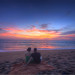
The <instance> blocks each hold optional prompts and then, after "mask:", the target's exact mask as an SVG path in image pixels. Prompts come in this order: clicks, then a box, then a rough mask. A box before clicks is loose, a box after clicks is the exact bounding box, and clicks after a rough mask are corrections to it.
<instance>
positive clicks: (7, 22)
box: [0, 0, 75, 41]
mask: <svg viewBox="0 0 75 75" xmlns="http://www.w3.org/2000/svg"><path fill="white" fill-rule="evenodd" d="M0 39H27V40H28V39H33V40H40V39H41V40H42V39H43V40H46V39H47V40H72V41H73V40H75V0H0Z"/></svg>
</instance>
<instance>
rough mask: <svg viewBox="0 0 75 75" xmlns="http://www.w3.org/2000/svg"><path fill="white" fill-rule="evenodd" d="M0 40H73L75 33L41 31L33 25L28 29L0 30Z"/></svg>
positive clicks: (10, 28)
mask: <svg viewBox="0 0 75 75" xmlns="http://www.w3.org/2000/svg"><path fill="white" fill-rule="evenodd" d="M0 37H1V38H11V39H14V38H16V39H36V40H39V39H48V40H74V38H75V31H67V32H64V33H63V32H61V31H60V30H46V29H45V30H42V29H37V28H36V27H35V26H34V25H32V27H31V28H30V29H20V28H14V27H9V28H0Z"/></svg>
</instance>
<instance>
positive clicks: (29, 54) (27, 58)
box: [25, 47, 31, 63]
mask: <svg viewBox="0 0 75 75" xmlns="http://www.w3.org/2000/svg"><path fill="white" fill-rule="evenodd" d="M30 56H31V48H30V47H29V48H28V49H27V52H26V53H25V57H26V63H27V62H28V61H29V59H30Z"/></svg>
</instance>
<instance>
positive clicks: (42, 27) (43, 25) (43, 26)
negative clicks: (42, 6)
mask: <svg viewBox="0 0 75 75" xmlns="http://www.w3.org/2000/svg"><path fill="white" fill-rule="evenodd" d="M47 27H48V24H41V25H40V28H41V29H46V28H47Z"/></svg>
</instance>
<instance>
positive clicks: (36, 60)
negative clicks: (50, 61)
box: [27, 48, 41, 64]
mask: <svg viewBox="0 0 75 75" xmlns="http://www.w3.org/2000/svg"><path fill="white" fill-rule="evenodd" d="M32 60H33V63H36V64H39V63H40V62H41V54H40V53H39V52H37V48H34V53H32V54H31V56H30V59H29V61H28V63H27V64H29V63H30V62H31V61H32Z"/></svg>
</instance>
